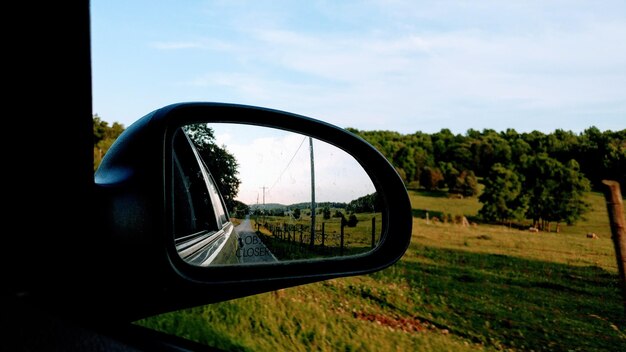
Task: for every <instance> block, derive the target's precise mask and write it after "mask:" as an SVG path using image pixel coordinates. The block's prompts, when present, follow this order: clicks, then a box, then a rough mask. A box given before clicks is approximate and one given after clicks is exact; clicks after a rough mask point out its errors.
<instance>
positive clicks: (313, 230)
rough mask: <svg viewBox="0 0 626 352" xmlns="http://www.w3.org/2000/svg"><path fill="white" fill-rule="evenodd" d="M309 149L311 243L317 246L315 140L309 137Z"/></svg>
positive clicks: (311, 245)
mask: <svg viewBox="0 0 626 352" xmlns="http://www.w3.org/2000/svg"><path fill="white" fill-rule="evenodd" d="M309 149H310V150H311V243H310V247H311V248H313V246H314V245H315V162H314V158H313V138H311V137H309Z"/></svg>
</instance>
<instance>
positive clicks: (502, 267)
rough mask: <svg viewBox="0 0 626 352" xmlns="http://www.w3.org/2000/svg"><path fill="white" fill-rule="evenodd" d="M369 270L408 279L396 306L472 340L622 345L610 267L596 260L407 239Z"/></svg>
mask: <svg viewBox="0 0 626 352" xmlns="http://www.w3.org/2000/svg"><path fill="white" fill-rule="evenodd" d="M371 276H373V277H374V278H376V279H377V280H381V281H390V282H393V281H396V280H397V281H400V280H402V281H404V282H408V284H409V286H410V292H408V293H407V294H408V295H409V297H410V298H411V299H412V301H413V302H412V304H410V305H407V307H406V309H404V311H402V312H398V314H409V315H411V316H413V317H417V318H420V319H423V320H429V321H430V322H431V323H433V324H435V325H436V326H439V327H440V328H442V329H443V328H445V329H448V330H449V331H450V332H451V333H454V334H457V335H459V336H463V337H465V338H469V339H471V340H473V341H475V342H478V343H483V344H485V345H490V346H494V347H496V348H514V349H522V350H535V351H543V350H549V351H570V350H574V351H626V331H625V330H624V328H625V327H626V319H625V315H624V307H623V306H622V301H621V296H620V290H619V282H618V275H617V274H613V273H610V272H607V271H605V270H603V269H601V268H598V267H591V266H588V267H577V266H568V265H563V264H556V263H549V262H543V261H535V260H528V259H520V258H515V257H509V256H504V255H493V254H478V253H470V252H464V251H459V250H450V249H440V248H434V247H427V246H411V248H410V249H409V252H408V253H407V254H406V255H405V257H404V258H403V259H402V260H401V261H399V262H398V263H396V264H394V265H393V266H392V267H390V268H387V269H385V270H383V271H381V272H377V273H374V274H371Z"/></svg>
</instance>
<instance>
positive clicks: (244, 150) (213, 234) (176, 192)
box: [171, 123, 382, 266]
mask: <svg viewBox="0 0 626 352" xmlns="http://www.w3.org/2000/svg"><path fill="white" fill-rule="evenodd" d="M172 145H173V153H172V155H173V160H172V177H171V180H172V182H171V192H172V195H171V199H172V213H171V214H172V225H173V226H172V231H173V232H174V234H173V235H174V238H175V243H176V248H177V250H178V253H179V255H180V256H181V258H182V259H184V260H185V261H186V262H188V263H190V264H193V265H198V266H207V265H215V264H220V265H223V264H238V263H245V264H251V263H264V262H277V261H290V260H304V259H307V260H308V259H315V258H329V257H337V256H349V255H357V254H362V253H365V252H368V251H370V250H372V249H373V248H375V247H376V245H377V243H378V242H379V240H380V234H381V229H382V215H381V214H382V213H381V202H380V201H379V199H378V197H377V193H376V189H375V187H374V185H373V183H372V180H371V179H370V177H369V176H368V175H367V173H366V172H365V170H364V169H363V167H362V166H361V165H360V164H359V163H358V162H357V161H356V160H355V159H354V157H352V156H351V155H350V154H348V153H346V152H345V151H343V150H341V149H339V148H337V147H335V146H333V145H330V144H328V143H325V142H323V141H320V140H318V139H315V138H311V137H309V136H306V135H303V134H298V133H293V132H288V131H284V130H280V129H275V128H269V127H261V126H253V125H241V124H229V123H211V124H206V123H202V124H194V125H188V126H184V127H182V128H181V129H179V130H178V131H177V132H176V134H175V136H174V140H173V144H172Z"/></svg>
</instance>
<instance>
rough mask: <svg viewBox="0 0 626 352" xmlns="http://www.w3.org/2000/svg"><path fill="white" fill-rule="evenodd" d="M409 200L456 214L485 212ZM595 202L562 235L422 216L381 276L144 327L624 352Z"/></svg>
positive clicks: (334, 345)
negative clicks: (403, 251) (428, 219)
mask: <svg viewBox="0 0 626 352" xmlns="http://www.w3.org/2000/svg"><path fill="white" fill-rule="evenodd" d="M410 196H411V201H412V205H413V208H414V209H429V210H430V209H432V210H435V211H441V212H444V213H446V214H447V213H450V214H451V215H452V216H454V215H457V214H461V215H465V216H472V215H475V214H476V213H477V211H478V209H479V207H480V204H479V203H478V202H477V201H476V199H448V198H442V197H432V196H428V195H425V194H423V193H421V194H420V193H416V192H411V194H410ZM588 199H589V201H590V202H591V203H592V212H591V213H590V214H589V215H588V217H587V219H586V220H585V221H582V222H580V223H578V224H576V225H575V226H571V227H567V226H564V227H562V231H561V233H530V232H528V231H524V230H516V229H511V228H508V227H505V226H493V225H483V224H479V225H477V226H469V227H463V226H460V225H456V224H450V223H446V224H444V223H439V224H434V223H432V221H431V222H426V220H425V219H417V218H415V219H414V222H413V225H414V228H413V239H412V241H411V245H410V248H409V250H408V251H407V253H406V254H405V255H404V257H403V258H402V259H401V260H400V261H399V262H398V263H396V264H394V265H392V266H391V267H389V268H387V269H385V270H382V271H380V272H377V273H374V274H371V275H364V276H357V277H349V278H342V279H335V280H329V281H324V282H320V283H315V284H310V285H304V286H300V287H294V288H290V289H284V290H280V291H276V292H271V293H266V294H260V295H256V296H251V297H246V298H243V299H238V300H233V301H228V302H222V303H218V304H213V305H208V306H203V307H197V308H193V309H188V310H182V311H178V312H173V313H169V314H163V315H160V316H157V317H152V318H149V319H146V320H143V321H140V322H138V323H139V324H141V325H145V326H149V327H152V328H155V329H159V330H162V331H166V332H169V333H172V334H177V335H181V336H184V337H186V338H190V339H192V340H196V341H199V342H202V343H207V344H211V345H213V346H218V347H220V348H222V349H224V350H227V351H503V350H506V351H612V352H613V351H626V330H625V328H626V317H625V314H624V307H623V306H622V304H621V297H620V291H619V286H618V276H617V269H616V262H615V256H614V252H613V247H612V243H611V240H610V233H609V227H608V217H607V215H606V206H605V204H604V198H603V196H602V195H601V194H597V193H590V194H589V196H588ZM587 232H595V233H596V234H598V235H599V236H600V239H597V240H593V239H588V238H586V236H585V234H586V233H587Z"/></svg>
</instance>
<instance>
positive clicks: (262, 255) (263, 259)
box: [235, 216, 278, 263]
mask: <svg viewBox="0 0 626 352" xmlns="http://www.w3.org/2000/svg"><path fill="white" fill-rule="evenodd" d="M235 230H236V231H237V233H239V250H238V251H237V256H238V257H239V259H240V260H241V262H242V263H267V262H277V261H278V260H277V259H276V257H275V256H274V255H273V254H272V252H270V250H269V248H267V247H266V246H265V244H263V241H261V239H260V238H259V236H257V235H256V232H255V231H254V229H253V228H252V223H251V222H250V217H248V216H246V219H245V220H244V221H243V222H242V223H241V224H239V225H238V226H237V227H236V228H235Z"/></svg>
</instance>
